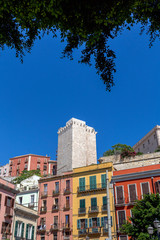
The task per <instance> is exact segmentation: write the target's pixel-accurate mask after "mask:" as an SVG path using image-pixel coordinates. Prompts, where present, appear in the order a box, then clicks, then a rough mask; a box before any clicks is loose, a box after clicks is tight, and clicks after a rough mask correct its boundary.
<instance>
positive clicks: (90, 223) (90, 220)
mask: <svg viewBox="0 0 160 240" xmlns="http://www.w3.org/2000/svg"><path fill="white" fill-rule="evenodd" d="M89 227H90V228H91V227H92V218H89Z"/></svg>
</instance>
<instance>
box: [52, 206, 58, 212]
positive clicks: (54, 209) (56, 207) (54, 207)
mask: <svg viewBox="0 0 160 240" xmlns="http://www.w3.org/2000/svg"><path fill="white" fill-rule="evenodd" d="M58 211H59V206H58V205H57V204H54V205H53V206H52V213H53V212H58Z"/></svg>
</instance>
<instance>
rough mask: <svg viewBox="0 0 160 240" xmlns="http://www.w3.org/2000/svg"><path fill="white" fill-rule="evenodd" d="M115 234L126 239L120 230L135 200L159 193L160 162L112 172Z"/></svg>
mask: <svg viewBox="0 0 160 240" xmlns="http://www.w3.org/2000/svg"><path fill="white" fill-rule="evenodd" d="M112 183H113V184H114V195H115V210H116V221H117V234H118V238H119V240H127V239H128V236H125V235H124V234H122V233H121V232H120V228H121V226H122V224H123V223H124V221H125V220H128V219H129V217H131V215H132V212H131V209H132V208H133V206H134V203H135V201H136V200H137V199H138V200H139V199H142V198H143V196H144V194H148V193H160V164H155V165H150V166H144V167H138V168H132V169H125V170H118V171H114V172H113V178H112Z"/></svg>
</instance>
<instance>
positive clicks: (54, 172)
mask: <svg viewBox="0 0 160 240" xmlns="http://www.w3.org/2000/svg"><path fill="white" fill-rule="evenodd" d="M52 174H53V175H56V166H53V169H52Z"/></svg>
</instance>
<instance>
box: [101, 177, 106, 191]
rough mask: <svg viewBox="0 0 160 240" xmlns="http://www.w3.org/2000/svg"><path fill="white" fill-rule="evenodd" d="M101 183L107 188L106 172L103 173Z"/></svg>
mask: <svg viewBox="0 0 160 240" xmlns="http://www.w3.org/2000/svg"><path fill="white" fill-rule="evenodd" d="M101 185H102V188H106V174H102V175H101Z"/></svg>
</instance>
